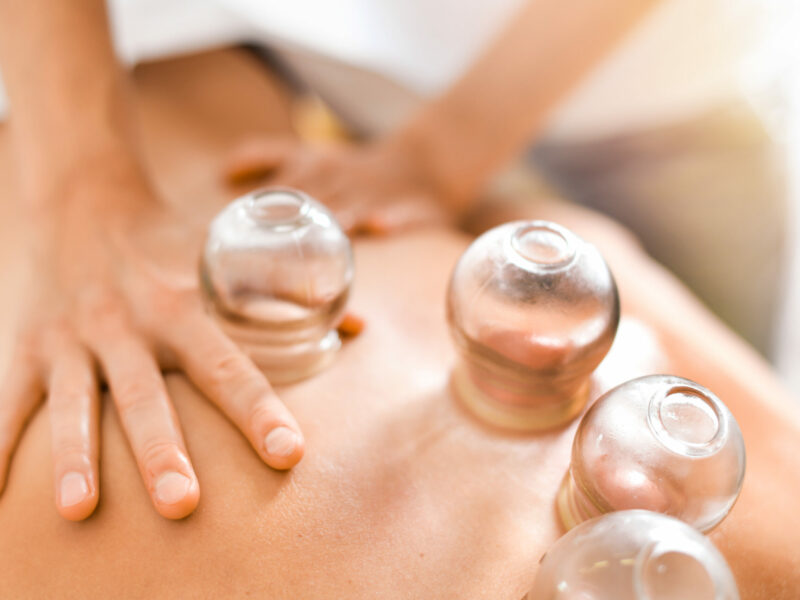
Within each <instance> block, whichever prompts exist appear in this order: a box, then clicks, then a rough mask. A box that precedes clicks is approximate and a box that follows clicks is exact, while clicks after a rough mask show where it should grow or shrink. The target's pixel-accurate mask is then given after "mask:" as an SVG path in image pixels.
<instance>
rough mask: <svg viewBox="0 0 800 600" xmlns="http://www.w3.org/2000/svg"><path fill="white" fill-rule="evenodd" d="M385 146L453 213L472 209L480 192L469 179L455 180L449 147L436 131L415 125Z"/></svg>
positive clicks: (456, 178)
mask: <svg viewBox="0 0 800 600" xmlns="http://www.w3.org/2000/svg"><path fill="white" fill-rule="evenodd" d="M384 144H385V145H386V146H388V147H389V148H390V149H391V152H392V154H393V155H394V156H398V157H402V160H404V161H405V162H406V169H407V171H408V172H409V173H413V175H414V177H415V179H416V180H417V181H418V182H420V183H421V185H422V186H424V187H425V188H426V189H430V190H432V191H433V193H434V195H435V196H436V198H437V199H438V200H439V201H440V203H441V204H442V205H444V206H445V208H447V210H448V211H449V212H453V213H456V214H462V213H464V212H465V211H466V210H467V209H468V208H469V206H470V204H471V203H472V200H473V198H474V197H475V196H476V190H475V189H474V188H473V187H472V185H471V182H470V181H468V180H467V179H465V178H459V177H457V176H454V172H453V170H452V168H450V165H449V158H448V157H446V156H443V154H447V153H448V152H449V151H448V150H447V148H446V146H447V144H446V143H445V142H444V141H443V140H441V139H439V136H438V132H437V131H436V129H435V128H434V127H429V126H427V125H426V124H424V123H423V122H417V121H412V122H411V123H409V124H408V125H406V126H405V127H403V128H402V129H401V130H399V131H397V132H396V133H394V134H393V135H392V136H390V138H388V139H387V140H386V142H384Z"/></svg>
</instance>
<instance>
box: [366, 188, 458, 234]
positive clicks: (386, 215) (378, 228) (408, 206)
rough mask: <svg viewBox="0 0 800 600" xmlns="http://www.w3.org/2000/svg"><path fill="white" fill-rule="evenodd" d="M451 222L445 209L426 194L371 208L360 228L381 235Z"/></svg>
mask: <svg viewBox="0 0 800 600" xmlns="http://www.w3.org/2000/svg"><path fill="white" fill-rule="evenodd" d="M450 220H451V219H450V216H449V215H448V213H447V211H446V210H445V208H444V207H443V206H442V205H441V204H440V203H439V202H437V201H436V199H435V198H433V197H431V196H429V195H427V194H425V195H419V196H416V195H415V196H409V197H406V198H403V199H398V200H396V201H394V202H387V203H384V204H380V205H378V206H372V207H370V208H369V209H368V210H367V211H365V213H364V214H363V215H361V218H360V219H359V223H358V228H359V229H363V230H364V231H365V232H366V233H368V234H372V235H381V234H388V233H393V232H396V231H401V230H404V229H411V228H415V227H423V226H427V225H444V224H446V223H448V222H449V221H450Z"/></svg>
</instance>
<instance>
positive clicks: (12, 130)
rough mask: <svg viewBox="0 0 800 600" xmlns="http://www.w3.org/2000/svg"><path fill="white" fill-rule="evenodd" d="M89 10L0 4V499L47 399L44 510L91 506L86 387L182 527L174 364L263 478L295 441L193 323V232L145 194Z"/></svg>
mask: <svg viewBox="0 0 800 600" xmlns="http://www.w3.org/2000/svg"><path fill="white" fill-rule="evenodd" d="M104 7H105V2H103V0H71V1H68V2H57V3H52V2H48V1H46V0H30V1H28V0H25V1H21V0H0V62H1V63H2V66H3V78H4V84H5V86H6V88H7V89H8V95H9V100H10V112H9V122H8V130H7V132H6V138H7V143H8V144H9V145H10V146H11V150H12V152H11V154H12V155H13V158H14V162H13V164H14V166H15V167H16V175H17V176H18V177H17V179H18V187H17V188H16V189H15V190H13V192H11V193H7V194H4V197H3V199H2V203H3V204H4V205H11V204H18V205H19V206H20V208H21V209H22V210H21V213H20V214H21V218H20V220H19V221H18V223H17V227H19V228H22V229H24V230H25V232H26V235H25V236H23V237H22V238H21V240H22V241H21V243H20V244H19V245H18V247H17V248H16V250H17V252H18V254H19V256H20V257H22V259H23V260H26V261H27V262H28V270H29V277H28V280H27V282H25V283H24V284H20V287H24V290H25V291H24V292H21V293H20V295H22V296H24V299H23V300H22V303H21V310H20V312H19V315H18V318H17V325H16V330H17V331H16V341H15V349H14V350H13V358H12V360H11V361H10V363H9V366H8V368H7V369H6V370H4V371H3V372H2V373H3V386H2V388H0V492H2V488H3V484H4V482H5V478H6V471H7V468H8V464H9V459H10V456H11V454H12V453H13V451H14V448H15V446H16V443H17V440H18V438H19V435H20V433H21V432H22V430H23V428H24V425H25V421H26V420H27V418H28V416H29V415H30V414H31V412H32V411H33V410H35V409H36V407H37V406H38V405H39V404H40V402H41V400H42V399H43V397H45V396H46V397H47V402H48V405H49V407H50V417H51V430H52V439H53V452H52V456H53V461H52V462H53V467H52V469H53V479H54V482H55V486H56V489H57V490H58V493H57V494H56V496H55V502H56V506H57V507H58V509H59V511H60V512H61V514H62V516H64V517H65V518H67V519H71V520H79V519H83V518H86V517H87V516H88V515H90V514H91V513H92V511H93V510H94V508H95V506H96V505H97V502H98V498H99V494H100V491H99V490H100V481H99V478H98V473H97V468H98V466H97V457H98V447H99V443H100V442H99V439H98V430H97V414H98V411H97V407H98V388H99V384H100V383H101V382H103V383H107V384H108V386H109V388H110V390H111V396H112V398H113V399H114V401H115V405H116V408H117V410H118V411H119V413H120V416H121V418H122V423H123V425H124V429H125V433H126V437H127V439H128V441H129V443H130V445H131V448H132V449H133V451H134V453H135V455H136V457H137V462H138V465H139V472H140V477H141V479H142V480H143V482H144V485H145V487H146V488H147V490H148V491H149V494H150V498H151V501H152V504H153V505H154V507H155V509H156V510H157V511H158V512H159V513H160V514H161V515H162V516H164V517H168V518H182V517H184V516H186V515H187V514H189V513H190V512H191V511H192V510H193V509H194V508H195V506H196V505H197V502H198V500H199V496H200V486H199V484H198V481H197V477H196V474H195V471H194V468H193V466H192V463H191V457H190V456H189V454H188V452H187V449H186V447H185V444H184V440H183V432H182V428H181V424H180V422H179V421H178V420H177V417H176V414H175V411H174V409H173V407H172V404H171V401H170V398H169V395H168V393H167V390H166V387H165V385H164V380H163V377H162V374H161V371H162V369H165V368H176V367H177V368H180V369H181V370H182V371H183V372H184V373H186V374H187V376H188V377H189V378H190V379H191V380H192V381H193V382H194V383H195V384H196V385H197V386H198V388H199V389H201V390H203V392H204V394H205V395H206V396H207V397H208V399H209V400H210V401H212V402H214V403H215V404H217V405H218V406H219V407H220V408H221V409H222V410H223V411H224V412H225V413H226V414H227V415H228V416H229V417H230V418H231V419H232V420H233V421H234V422H235V423H236V424H237V426H238V427H239V428H240V429H241V431H242V433H243V435H245V436H246V437H247V438H248V439H249V440H250V443H251V444H252V446H253V448H254V449H255V451H256V452H258V453H259V454H260V455H261V457H262V459H263V460H264V461H265V462H266V463H267V464H269V465H270V466H272V467H274V468H277V469H288V468H291V467H292V466H293V465H294V464H296V463H297V461H299V460H300V458H301V457H302V455H303V437H302V433H301V432H300V430H299V427H298V425H297V423H296V421H295V420H294V419H293V418H292V415H291V414H290V413H289V411H288V410H287V409H286V407H285V406H284V405H283V404H282V403H281V402H280V400H279V398H278V397H277V396H276V394H275V393H274V391H273V390H272V388H271V387H270V385H269V382H268V381H267V379H266V378H265V377H264V375H263V374H262V373H261V372H260V371H259V370H258V369H257V368H256V367H255V365H254V364H253V363H252V361H250V359H249V358H248V357H247V356H246V355H245V354H244V353H242V352H241V351H240V350H239V349H238V348H237V347H236V346H235V344H233V343H232V342H231V341H230V340H229V339H228V338H227V337H226V336H225V335H224V334H223V332H222V330H221V329H220V328H219V327H218V326H217V325H216V324H215V323H214V321H213V320H212V319H211V318H210V317H209V316H208V315H207V314H206V313H205V311H204V310H203V306H202V301H201V299H200V297H199V295H198V294H197V290H196V287H195V286H194V285H193V284H194V281H195V276H194V272H193V267H194V264H195V259H196V252H195V247H196V245H197V244H198V243H199V240H200V238H201V237H202V235H203V231H204V227H205V223H204V222H203V221H202V220H198V219H197V218H196V217H194V216H193V215H186V214H183V215H180V214H178V213H177V212H176V211H175V210H174V209H173V208H172V207H170V206H169V205H168V204H167V203H166V202H165V201H164V199H163V197H162V196H161V195H160V194H159V192H158V191H157V190H156V189H155V187H154V186H153V183H152V181H151V179H150V177H149V175H148V173H147V170H146V168H145V166H144V165H143V158H142V156H141V153H140V151H139V143H138V139H137V138H138V136H137V132H136V130H137V124H136V120H135V117H134V114H133V110H132V106H131V101H130V94H129V87H128V85H127V79H126V77H125V75H124V74H123V73H122V71H121V70H120V69H119V68H118V66H117V65H116V62H115V57H114V54H113V51H112V48H111V39H110V35H109V32H108V27H107V23H106V15H105V10H104Z"/></svg>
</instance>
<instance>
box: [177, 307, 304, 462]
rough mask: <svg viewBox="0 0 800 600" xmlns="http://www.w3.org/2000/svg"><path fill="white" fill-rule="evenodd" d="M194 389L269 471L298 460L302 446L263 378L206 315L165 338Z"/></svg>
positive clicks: (295, 427)
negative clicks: (219, 412) (241, 436)
mask: <svg viewBox="0 0 800 600" xmlns="http://www.w3.org/2000/svg"><path fill="white" fill-rule="evenodd" d="M166 338H167V339H165V342H166V343H167V344H168V345H169V346H170V347H171V349H172V350H173V352H175V354H176V356H177V357H178V360H179V362H180V363H181V366H182V368H183V369H184V371H185V372H186V374H187V375H188V376H189V378H190V379H191V380H192V382H194V384H195V385H196V386H197V387H198V388H199V389H200V390H201V391H202V392H203V393H204V394H206V396H207V397H208V398H209V399H210V400H211V401H212V402H214V403H215V404H216V405H217V406H218V407H219V408H220V409H221V410H222V411H223V412H224V413H225V414H226V415H227V416H228V418H229V419H230V420H231V421H232V422H233V423H234V424H235V425H236V426H237V427H238V428H239V429H240V430H241V431H242V433H244V435H245V437H247V439H248V440H249V441H250V443H251V444H252V446H253V448H255V450H256V452H258V454H259V456H261V458H262V459H263V460H264V461H265V462H266V463H267V464H268V465H269V466H271V467H272V468H274V469H290V468H292V467H293V466H294V465H295V464H297V463H298V462H299V461H300V459H301V458H302V457H303V451H304V440H303V434H302V433H301V432H300V427H299V426H298V424H297V422H296V421H295V419H294V417H293V416H292V414H291V413H290V412H289V410H288V409H287V408H286V406H284V404H283V402H281V401H280V399H278V397H277V395H276V394H275V392H274V391H273V390H272V387H271V386H270V385H269V383H268V382H267V379H266V377H265V376H264V374H263V373H262V372H261V371H259V370H258V368H257V367H256V366H255V365H254V364H253V362H252V361H251V360H250V358H248V357H247V356H246V355H245V354H244V353H243V352H242V351H241V350H240V349H239V348H238V347H237V346H236V344H234V343H233V342H232V341H231V340H230V339H228V337H227V336H226V335H225V334H224V333H223V332H222V331H221V330H220V329H219V327H218V326H217V325H216V323H214V322H213V321H212V320H211V319H209V318H208V316H207V315H205V314H204V313H202V312H200V311H199V310H198V311H197V312H196V313H190V314H189V315H188V316H187V317H186V318H185V319H184V320H183V321H180V322H178V323H176V324H175V325H174V326H173V327H172V328H171V329H170V330H169V332H168V334H167V336H166Z"/></svg>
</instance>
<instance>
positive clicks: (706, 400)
mask: <svg viewBox="0 0 800 600" xmlns="http://www.w3.org/2000/svg"><path fill="white" fill-rule="evenodd" d="M744 469H745V449H744V441H743V439H742V433H741V431H740V430H739V426H738V424H737V423H736V420H735V419H734V418H733V415H732V414H731V413H730V411H729V410H728V409H727V407H726V406H725V405H724V404H723V403H722V402H721V401H720V400H719V398H717V397H716V396H715V395H714V394H713V393H712V392H711V391H710V390H708V389H706V388H704V387H702V386H700V385H698V384H696V383H694V382H693V381H689V380H688V379H683V378H680V377H675V376H672V375H650V376H647V377H640V378H638V379H633V380H631V381H628V382H626V383H623V384H622V385H620V386H617V387H616V388H614V389H612V390H610V391H609V392H607V393H606V394H605V395H604V396H602V397H601V398H600V399H599V400H598V401H597V402H596V403H595V404H594V406H592V408H591V409H589V411H588V412H587V413H586V414H585V415H584V417H583V419H582V420H581V423H580V425H579V426H578V430H577V432H576V434H575V441H574V443H573V447H572V462H571V464H570V467H569V470H568V472H567V474H566V475H565V477H564V480H563V482H562V486H561V489H560V491H559V495H558V510H559V514H560V515H561V519H562V522H563V524H564V526H565V527H566V528H567V529H569V528H571V527H574V526H575V525H576V524H578V523H580V522H581V521H583V520H585V519H588V518H591V517H594V516H597V515H600V514H603V513H606V512H610V511H615V510H624V509H633V508H641V509H647V510H651V511H657V512H661V513H665V514H668V515H671V516H673V517H676V518H678V519H681V520H682V521H685V522H687V523H689V524H690V525H692V526H693V527H695V528H697V529H698V530H700V531H708V530H710V529H711V528H713V527H714V526H716V525H717V524H718V523H719V522H720V521H722V519H724V518H725V516H726V515H727V514H728V512H729V511H730V509H731V508H732V507H733V504H734V502H736V499H737V498H738V496H739V491H740V490H741V487H742V481H743V479H744Z"/></svg>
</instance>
